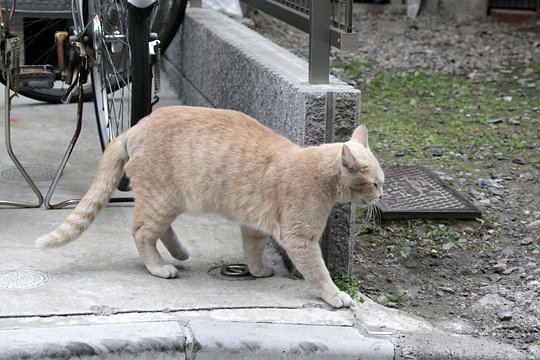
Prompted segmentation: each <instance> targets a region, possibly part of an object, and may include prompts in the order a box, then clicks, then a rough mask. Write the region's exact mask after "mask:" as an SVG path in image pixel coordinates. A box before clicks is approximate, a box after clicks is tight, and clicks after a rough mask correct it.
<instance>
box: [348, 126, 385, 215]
mask: <svg viewBox="0 0 540 360" xmlns="http://www.w3.org/2000/svg"><path fill="white" fill-rule="evenodd" d="M340 183H341V200H342V201H346V202H349V201H350V202H353V203H355V204H357V205H359V206H367V205H371V204H375V203H377V202H378V201H379V200H380V198H381V197H382V196H383V183H384V173H383V171H382V169H381V166H380V165H379V161H378V160H377V158H375V156H374V155H373V153H372V152H371V150H370V149H369V145H368V130H367V128H366V127H365V126H363V125H361V126H359V127H357V128H356V130H355V131H354V132H353V134H352V136H351V140H349V141H347V142H346V143H344V144H343V146H342V148H341V181H340Z"/></svg>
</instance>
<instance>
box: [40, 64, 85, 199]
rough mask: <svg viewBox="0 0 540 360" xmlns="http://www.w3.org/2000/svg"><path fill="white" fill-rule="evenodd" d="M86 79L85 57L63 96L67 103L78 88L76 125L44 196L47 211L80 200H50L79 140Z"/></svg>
mask: <svg viewBox="0 0 540 360" xmlns="http://www.w3.org/2000/svg"><path fill="white" fill-rule="evenodd" d="M87 78H88V69H87V67H86V57H82V58H81V64H80V68H79V73H78V74H77V78H76V79H75V81H73V83H72V84H71V86H70V87H69V89H68V91H67V93H66V95H64V100H65V101H68V102H69V98H71V94H72V93H73V91H74V90H75V88H76V87H78V90H79V95H78V98H77V125H76V127H75V132H74V133H73V136H72V138H71V141H70V142H69V145H68V148H67V149H66V152H65V154H64V157H63V158H62V162H61V163H60V166H59V167H58V170H57V171H56V175H55V176H54V179H53V181H52V183H51V186H50V187H49V191H47V194H46V195H45V207H46V208H47V209H61V208H64V207H66V206H69V205H76V204H78V203H79V201H80V199H69V200H65V201H62V202H60V203H57V204H51V198H52V195H53V193H54V190H55V189H56V185H58V181H59V180H60V177H61V176H62V173H63V172H64V168H65V167H66V164H67V162H68V160H69V157H70V156H71V153H72V151H73V148H75V144H76V143H77V140H78V139H79V135H80V133H81V128H82V114H83V104H84V86H83V85H84V83H85V82H86V80H87Z"/></svg>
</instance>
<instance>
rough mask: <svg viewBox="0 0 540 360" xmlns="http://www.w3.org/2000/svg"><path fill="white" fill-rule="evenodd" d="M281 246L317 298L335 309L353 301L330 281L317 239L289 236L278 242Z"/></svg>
mask: <svg viewBox="0 0 540 360" xmlns="http://www.w3.org/2000/svg"><path fill="white" fill-rule="evenodd" d="M280 244H281V246H283V248H284V249H285V251H287V254H288V255H289V258H290V259H291V261H292V262H293V264H294V265H295V266H296V268H297V269H298V271H300V273H301V274H302V275H303V276H304V279H305V280H306V281H308V282H309V283H311V284H312V285H313V286H314V287H315V289H316V290H317V292H318V294H319V296H320V297H321V298H322V299H323V300H324V301H326V302H327V303H328V304H330V305H331V306H333V307H335V308H341V307H349V306H351V305H352V303H353V300H352V299H351V297H350V296H349V295H348V294H347V293H345V292H343V291H340V290H339V289H338V287H337V286H336V285H335V284H334V282H333V281H332V278H331V277H330V273H329V272H328V269H327V268H326V265H325V264H324V260H323V258H322V254H321V247H320V245H319V241H318V237H316V236H309V237H308V238H307V239H306V238H305V237H297V236H292V237H291V236H289V237H284V238H283V239H282V241H280Z"/></svg>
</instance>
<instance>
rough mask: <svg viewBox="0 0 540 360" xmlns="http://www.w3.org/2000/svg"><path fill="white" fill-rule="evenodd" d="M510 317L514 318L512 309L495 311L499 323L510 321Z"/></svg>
mask: <svg viewBox="0 0 540 360" xmlns="http://www.w3.org/2000/svg"><path fill="white" fill-rule="evenodd" d="M512 316H514V314H513V312H512V309H510V308H500V309H499V310H497V317H498V318H499V320H500V321H508V320H511V319H512Z"/></svg>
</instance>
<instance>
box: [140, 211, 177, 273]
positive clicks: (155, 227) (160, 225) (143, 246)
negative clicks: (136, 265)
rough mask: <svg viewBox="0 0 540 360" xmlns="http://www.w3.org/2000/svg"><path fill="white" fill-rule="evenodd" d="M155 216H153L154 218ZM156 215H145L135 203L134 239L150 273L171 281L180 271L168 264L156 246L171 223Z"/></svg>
mask: <svg viewBox="0 0 540 360" xmlns="http://www.w3.org/2000/svg"><path fill="white" fill-rule="evenodd" d="M152 215H153V216H152ZM156 219H158V217H157V216H156V215H155V214H150V215H147V214H144V211H143V210H142V207H138V206H137V203H135V220H134V222H133V237H134V239H135V245H137V250H138V251H139V254H140V255H141V257H142V259H143V261H144V264H145V265H146V268H147V269H148V271H149V272H150V273H151V274H152V275H154V276H157V277H161V278H165V279H169V278H174V277H176V276H177V275H178V269H176V268H175V267H174V266H173V265H171V264H167V263H166V262H165V260H164V259H163V257H162V256H161V254H160V253H159V252H158V250H157V247H156V244H157V240H158V237H159V236H161V235H162V234H164V233H165V232H166V230H167V228H168V227H169V226H170V223H171V222H172V220H171V221H163V219H161V218H159V220H156Z"/></svg>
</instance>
